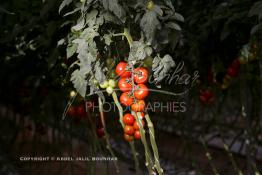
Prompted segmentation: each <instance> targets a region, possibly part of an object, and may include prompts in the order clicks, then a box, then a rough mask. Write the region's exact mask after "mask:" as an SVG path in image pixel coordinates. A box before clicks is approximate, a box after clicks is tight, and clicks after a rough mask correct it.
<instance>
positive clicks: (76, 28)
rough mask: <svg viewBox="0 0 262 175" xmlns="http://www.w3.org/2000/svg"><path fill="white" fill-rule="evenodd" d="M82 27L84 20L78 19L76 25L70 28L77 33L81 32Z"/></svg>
mask: <svg viewBox="0 0 262 175" xmlns="http://www.w3.org/2000/svg"><path fill="white" fill-rule="evenodd" d="M84 27H85V18H80V19H79V20H78V21H77V24H76V25H75V26H73V27H72V29H73V30H74V31H79V30H82V29H83V28H84Z"/></svg>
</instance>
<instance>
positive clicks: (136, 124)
mask: <svg viewBox="0 0 262 175" xmlns="http://www.w3.org/2000/svg"><path fill="white" fill-rule="evenodd" d="M141 122H142V126H143V127H144V126H145V122H144V121H143V120H141ZM133 127H134V129H135V130H139V128H140V127H139V124H138V122H137V121H136V122H135V123H134V125H133Z"/></svg>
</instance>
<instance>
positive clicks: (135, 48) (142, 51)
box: [128, 40, 152, 61]
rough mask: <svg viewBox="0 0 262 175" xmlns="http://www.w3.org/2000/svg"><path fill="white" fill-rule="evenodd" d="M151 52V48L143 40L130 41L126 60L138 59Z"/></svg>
mask: <svg viewBox="0 0 262 175" xmlns="http://www.w3.org/2000/svg"><path fill="white" fill-rule="evenodd" d="M151 54H152V48H151V47H150V46H148V45H147V44H145V43H144V42H143V40H140V41H134V42H133V43H132V46H131V49H130V53H129V57H128V61H139V60H143V59H145V58H146V57H147V56H150V55H151Z"/></svg>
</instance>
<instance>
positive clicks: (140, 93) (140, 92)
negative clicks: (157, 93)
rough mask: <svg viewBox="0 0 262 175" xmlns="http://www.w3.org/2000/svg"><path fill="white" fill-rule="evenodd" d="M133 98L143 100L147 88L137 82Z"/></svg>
mask: <svg viewBox="0 0 262 175" xmlns="http://www.w3.org/2000/svg"><path fill="white" fill-rule="evenodd" d="M134 95H135V98H136V99H138V100H143V99H144V98H145V97H147V96H148V88H147V86H146V85H144V84H138V85H137V86H136V90H135V92H134Z"/></svg>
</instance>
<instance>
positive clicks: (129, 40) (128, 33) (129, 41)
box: [124, 28, 133, 47]
mask: <svg viewBox="0 0 262 175" xmlns="http://www.w3.org/2000/svg"><path fill="white" fill-rule="evenodd" d="M124 36H125V37H126V39H127V41H128V44H129V46H130V47H131V46H132V43H133V39H132V37H131V35H130V32H129V30H128V29H127V28H124Z"/></svg>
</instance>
